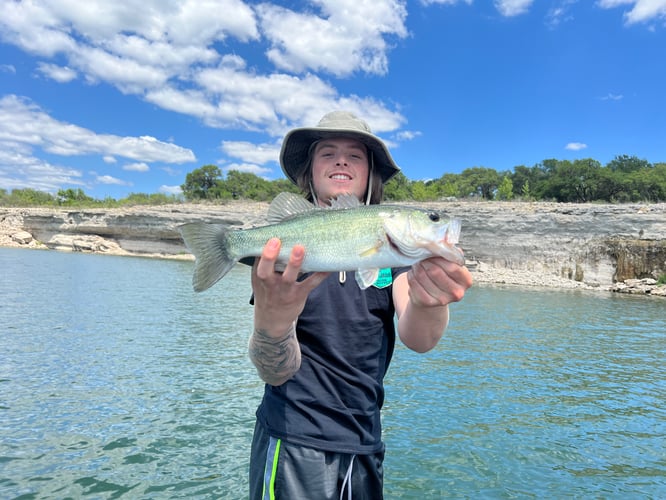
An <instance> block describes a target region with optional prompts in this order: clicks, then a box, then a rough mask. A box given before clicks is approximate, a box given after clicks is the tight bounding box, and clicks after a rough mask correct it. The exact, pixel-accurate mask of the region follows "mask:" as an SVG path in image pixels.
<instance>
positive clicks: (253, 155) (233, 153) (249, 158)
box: [220, 141, 280, 165]
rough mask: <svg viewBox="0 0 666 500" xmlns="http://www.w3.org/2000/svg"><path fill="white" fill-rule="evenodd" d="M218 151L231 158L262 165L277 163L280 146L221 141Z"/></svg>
mask: <svg viewBox="0 0 666 500" xmlns="http://www.w3.org/2000/svg"><path fill="white" fill-rule="evenodd" d="M220 149H221V150H222V151H223V152H224V153H225V154H226V155H227V156H230V157H232V158H238V159H240V160H242V161H244V162H249V163H258V164H260V165H264V164H266V163H268V162H270V161H278V157H279V155H280V144H254V143H252V142H247V141H222V145H221V146H220Z"/></svg>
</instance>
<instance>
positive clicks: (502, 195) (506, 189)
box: [497, 175, 513, 200]
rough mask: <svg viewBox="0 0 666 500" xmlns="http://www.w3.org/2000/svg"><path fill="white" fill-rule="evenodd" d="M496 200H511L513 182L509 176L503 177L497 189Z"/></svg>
mask: <svg viewBox="0 0 666 500" xmlns="http://www.w3.org/2000/svg"><path fill="white" fill-rule="evenodd" d="M497 198H499V199H500V200H511V199H513V182H512V181H511V177H510V176H509V175H505V176H504V177H503V178H502V182H500V185H499V187H498V188H497Z"/></svg>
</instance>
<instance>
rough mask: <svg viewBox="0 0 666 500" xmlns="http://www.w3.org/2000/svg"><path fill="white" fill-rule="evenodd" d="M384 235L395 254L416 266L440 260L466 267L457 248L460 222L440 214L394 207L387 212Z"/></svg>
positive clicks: (433, 211) (431, 211)
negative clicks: (419, 262) (436, 259)
mask: <svg viewBox="0 0 666 500" xmlns="http://www.w3.org/2000/svg"><path fill="white" fill-rule="evenodd" d="M384 231H385V232H386V236H387V238H388V240H389V242H390V243H391V246H392V247H393V248H394V250H395V251H397V252H399V253H400V254H402V255H404V256H406V257H408V258H411V259H414V261H415V262H416V261H418V260H423V259H427V258H429V257H435V256H439V257H444V258H445V259H447V260H450V261H452V262H456V263H457V264H460V265H463V264H464V263H465V258H464V256H463V253H462V251H461V250H460V248H458V247H457V246H456V244H457V243H458V239H459V237H460V221H459V220H458V219H449V218H448V217H446V216H445V215H444V214H443V213H441V212H438V211H435V210H423V209H415V208H409V209H405V208H402V207H397V208H395V209H393V210H390V211H388V212H386V214H385V216H384Z"/></svg>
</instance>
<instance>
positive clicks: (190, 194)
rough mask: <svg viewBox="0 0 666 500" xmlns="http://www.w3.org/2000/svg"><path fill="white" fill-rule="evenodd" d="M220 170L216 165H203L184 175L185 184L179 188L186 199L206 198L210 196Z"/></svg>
mask: <svg viewBox="0 0 666 500" xmlns="http://www.w3.org/2000/svg"><path fill="white" fill-rule="evenodd" d="M221 176H222V172H221V171H220V169H219V167H217V166H216V165H204V166H203V167H201V168H197V169H195V170H192V172H190V173H189V174H187V175H186V176H185V184H182V185H181V186H180V188H181V189H182V190H183V195H184V196H185V198H186V199H187V200H190V201H191V200H207V199H210V198H212V197H213V196H212V195H213V192H214V189H213V188H215V187H216V186H217V183H218V181H219V179H220V177H221Z"/></svg>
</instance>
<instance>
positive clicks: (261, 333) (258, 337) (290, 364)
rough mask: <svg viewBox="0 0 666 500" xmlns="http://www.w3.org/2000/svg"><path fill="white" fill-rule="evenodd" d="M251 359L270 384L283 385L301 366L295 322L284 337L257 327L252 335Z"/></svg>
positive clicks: (265, 380) (261, 375)
mask: <svg viewBox="0 0 666 500" xmlns="http://www.w3.org/2000/svg"><path fill="white" fill-rule="evenodd" d="M249 353H250V359H251V360H252V363H254V366H255V367H256V368H257V372H259V376H260V377H261V379H262V380H263V381H264V382H266V383H267V384H270V385H281V384H284V383H285V382H286V381H287V380H289V379H290V378H291V377H292V376H293V375H294V374H295V373H296V372H297V371H298V369H299V368H300V366H301V348H300V346H299V345H298V339H297V338H296V327H295V325H294V324H292V326H291V327H290V328H289V331H288V332H287V333H286V334H285V335H284V336H282V337H278V338H274V337H271V336H270V335H269V334H268V332H267V331H265V330H263V329H261V328H255V330H254V333H253V334H252V336H251V337H250V346H249Z"/></svg>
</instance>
